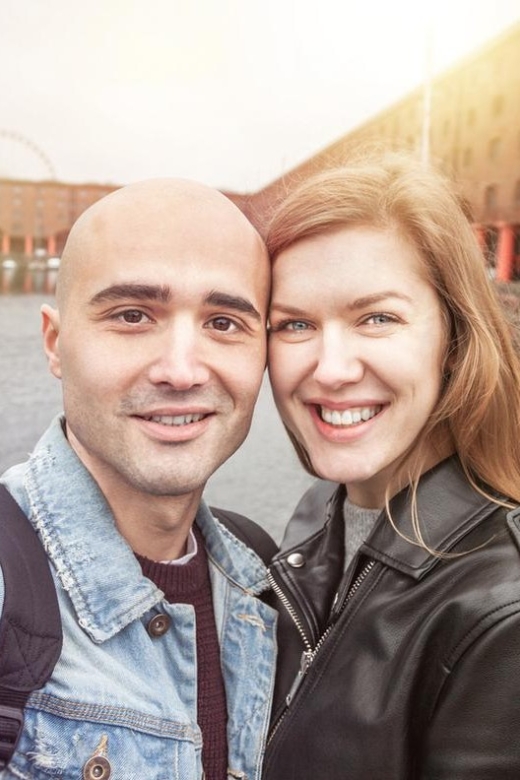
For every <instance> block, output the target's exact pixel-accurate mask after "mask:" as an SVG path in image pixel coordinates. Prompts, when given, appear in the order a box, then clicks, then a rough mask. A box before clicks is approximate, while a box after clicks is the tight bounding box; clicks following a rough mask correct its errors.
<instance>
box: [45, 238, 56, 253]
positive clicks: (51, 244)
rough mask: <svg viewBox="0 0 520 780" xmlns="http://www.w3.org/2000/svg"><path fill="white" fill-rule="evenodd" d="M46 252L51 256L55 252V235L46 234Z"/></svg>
mask: <svg viewBox="0 0 520 780" xmlns="http://www.w3.org/2000/svg"><path fill="white" fill-rule="evenodd" d="M47 254H48V255H49V256H50V257H53V256H54V255H55V254H56V236H48V238H47Z"/></svg>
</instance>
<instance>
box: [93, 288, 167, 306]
mask: <svg viewBox="0 0 520 780" xmlns="http://www.w3.org/2000/svg"><path fill="white" fill-rule="evenodd" d="M171 297H172V293H171V290H170V288H169V287H168V286H167V285H154V284H129V283H127V284H112V285H110V287H105V289H104V290H100V291H99V292H98V293H96V294H95V295H94V296H93V297H92V298H91V299H90V301H89V304H90V305H91V306H95V305H96V304H98V303H109V302H110V301H118V300H121V299H128V298H131V299H133V300H136V301H159V302H160V303H168V302H169V301H170V300H171Z"/></svg>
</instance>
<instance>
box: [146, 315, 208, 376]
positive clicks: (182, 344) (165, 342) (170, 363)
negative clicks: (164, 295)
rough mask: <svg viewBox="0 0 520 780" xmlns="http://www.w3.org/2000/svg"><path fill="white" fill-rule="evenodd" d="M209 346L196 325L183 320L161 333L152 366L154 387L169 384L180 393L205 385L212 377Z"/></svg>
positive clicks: (150, 372)
mask: <svg viewBox="0 0 520 780" xmlns="http://www.w3.org/2000/svg"><path fill="white" fill-rule="evenodd" d="M206 347H207V345H206V343H205V339H204V337H203V333H202V330H201V329H199V328H198V327H197V325H196V323H191V322H186V321H181V322H179V323H176V324H175V325H174V326H172V327H170V328H168V329H166V330H165V331H164V333H161V334H160V338H159V339H158V344H157V345H156V347H155V353H154V355H153V359H152V362H151V364H150V370H149V377H150V381H151V382H153V383H154V384H161V383H166V384H169V385H171V386H172V387H173V388H175V389H176V390H189V389H190V388H191V387H195V386H197V385H203V384H205V383H206V382H207V381H208V379H209V377H210V374H211V371H210V368H209V364H208V361H207V355H206V351H207V349H206Z"/></svg>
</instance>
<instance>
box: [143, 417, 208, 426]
mask: <svg viewBox="0 0 520 780" xmlns="http://www.w3.org/2000/svg"><path fill="white" fill-rule="evenodd" d="M203 417H204V415H203V414H175V415H168V414H161V415H152V417H147V418H146V419H147V420H151V421H152V422H156V423H161V425H188V423H193V422H199V420H202V418H203Z"/></svg>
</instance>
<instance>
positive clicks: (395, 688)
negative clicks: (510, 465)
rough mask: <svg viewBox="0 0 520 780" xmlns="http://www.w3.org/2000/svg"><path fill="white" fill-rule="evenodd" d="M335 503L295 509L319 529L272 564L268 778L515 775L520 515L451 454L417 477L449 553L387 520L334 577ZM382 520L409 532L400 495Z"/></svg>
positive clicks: (339, 549) (502, 778)
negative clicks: (275, 612)
mask: <svg viewBox="0 0 520 780" xmlns="http://www.w3.org/2000/svg"><path fill="white" fill-rule="evenodd" d="M319 490H323V487H320V488H319ZM343 497H344V491H343V489H342V488H339V489H338V490H337V491H336V493H335V494H334V496H333V497H332V499H331V501H330V502H329V504H328V515H327V518H326V520H325V524H323V516H322V517H319V515H316V514H315V517H314V519H313V518H311V517H309V515H308V514H307V516H306V517H304V515H305V512H303V513H302V509H301V507H300V511H299V519H298V518H297V523H296V525H297V526H298V525H301V524H302V523H303V524H304V525H305V523H307V526H308V527H307V531H309V526H310V525H314V526H315V529H316V530H315V531H314V533H312V535H311V536H310V538H308V539H307V540H306V541H304V542H301V543H300V542H298V543H296V544H294V545H292V546H290V547H289V549H287V548H286V547H285V549H283V551H282V552H281V553H280V554H279V555H278V556H276V558H275V559H274V561H273V563H272V565H271V577H272V583H273V586H274V588H275V591H276V592H277V595H278V596H279V597H280V600H281V601H282V603H283V606H280V605H279V609H281V616H280V667H279V672H278V678H277V686H276V688H277V691H276V698H275V705H274V710H273V723H272V728H271V736H270V740H269V743H268V747H267V751H266V757H265V764H264V767H265V768H264V780H340V779H341V780H410V779H411V778H421V779H426V778H427V779H428V780H448V778H449V780H492V779H494V778H497V780H507V779H508V778H514V779H515V780H519V778H520V552H519V547H520V510H517V509H515V510H512V511H510V512H508V511H507V510H504V509H502V508H501V507H497V505H496V504H494V503H492V502H490V501H488V500H487V499H486V498H484V497H483V496H481V495H480V494H479V493H478V492H476V491H475V490H474V489H473V488H472V487H471V486H470V484H469V483H468V481H467V479H466V478H465V476H464V474H463V472H462V469H461V468H460V464H459V462H458V460H457V459H456V458H450V459H448V460H446V461H444V462H443V463H441V464H440V465H438V466H437V467H436V468H435V469H432V470H431V471H430V472H428V473H427V474H425V475H424V476H423V478H422V479H421V483H420V486H419V492H418V511H419V516H420V522H421V527H422V529H423V532H424V535H425V537H426V541H427V543H428V544H429V546H430V547H431V548H433V549H435V550H438V551H441V552H442V553H450V554H452V555H451V556H450V557H448V556H445V557H439V556H436V555H432V554H431V553H429V552H428V551H427V550H425V549H424V548H422V547H418V546H414V545H412V544H410V543H409V542H407V541H405V540H404V539H402V538H401V537H400V536H399V535H398V534H397V533H396V532H395V531H394V529H393V528H392V526H391V524H390V522H389V521H388V519H387V518H386V517H385V514H384V513H383V514H382V516H381V517H380V518H379V520H378V521H377V523H376V526H375V528H374V529H373V532H372V533H371V535H370V537H369V538H368V540H367V542H366V543H365V544H364V545H363V546H362V548H361V550H360V552H359V554H358V556H357V558H356V559H355V560H354V561H353V562H352V564H351V566H350V567H349V569H348V570H347V572H346V573H345V575H344V576H342V564H343V547H344V542H343V517H342V502H343ZM391 511H392V517H393V519H394V522H395V523H396V524H397V526H398V527H399V529H400V530H401V531H403V532H404V533H405V534H409V535H412V531H411V525H410V507H409V497H408V491H403V492H402V493H400V494H399V495H398V496H396V497H395V498H394V499H393V500H392V504H391ZM295 533H298V529H297V528H296V529H295V528H294V526H292V525H291V526H290V527H289V535H288V538H289V539H291V537H293V536H294V534H295ZM468 551H469V552H468ZM458 553H465V554H463V555H460V556H457V557H455V556H453V554H458ZM290 613H291V614H290ZM300 659H302V662H303V665H302V669H303V671H301V672H300V673H298V667H299V666H300ZM286 697H287V701H290V703H289V704H287V702H286Z"/></svg>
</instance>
